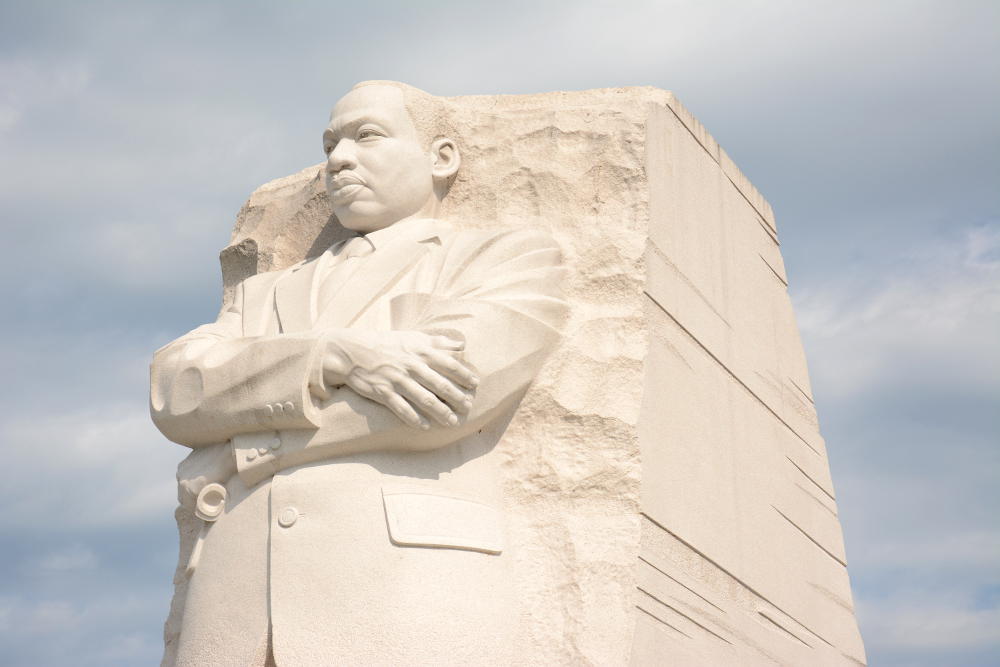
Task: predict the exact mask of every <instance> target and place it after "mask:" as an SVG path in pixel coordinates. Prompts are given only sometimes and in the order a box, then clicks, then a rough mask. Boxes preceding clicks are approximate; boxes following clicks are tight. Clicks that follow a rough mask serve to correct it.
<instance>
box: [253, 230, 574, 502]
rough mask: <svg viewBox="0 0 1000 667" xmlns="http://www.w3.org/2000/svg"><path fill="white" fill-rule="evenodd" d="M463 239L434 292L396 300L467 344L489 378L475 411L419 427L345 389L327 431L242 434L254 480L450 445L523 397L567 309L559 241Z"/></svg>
mask: <svg viewBox="0 0 1000 667" xmlns="http://www.w3.org/2000/svg"><path fill="white" fill-rule="evenodd" d="M476 241H478V242H476ZM456 245H457V246H458V247H454V248H451V249H450V251H449V256H448V257H447V258H446V259H447V261H446V262H445V263H444V266H445V269H444V270H443V271H442V274H441V276H440V280H439V283H438V288H437V289H436V290H435V292H434V293H432V294H403V295H400V296H397V297H396V298H395V299H394V300H393V301H392V303H391V307H392V314H393V317H392V319H393V328H394V329H396V330H401V331H421V332H424V333H428V334H443V335H447V336H449V337H451V338H455V339H460V340H462V341H464V342H465V350H464V352H463V358H464V361H465V362H466V363H467V364H468V365H469V366H470V367H471V368H472V369H473V371H474V372H475V373H476V374H477V375H478V377H479V379H480V382H479V386H478V388H477V390H476V393H475V397H474V399H473V401H472V406H471V409H470V411H469V413H468V414H467V415H465V416H464V418H462V420H461V421H460V423H459V424H458V425H456V426H441V425H438V424H433V423H432V425H431V427H430V428H429V429H428V430H420V429H416V428H413V427H411V426H408V425H406V424H404V423H403V422H402V421H400V419H399V418H398V417H396V416H395V415H394V414H393V413H392V412H390V411H389V410H388V409H387V408H385V407H383V406H382V405H380V404H378V403H376V402H374V401H371V400H368V399H366V398H363V397H361V396H359V395H357V394H356V393H355V392H353V391H351V390H350V389H348V388H340V389H337V390H336V391H334V392H333V394H332V395H331V396H330V397H329V398H328V399H326V400H325V401H323V402H322V403H321V404H320V405H319V408H320V425H319V428H318V429H315V430H305V429H303V430H287V431H281V433H280V441H281V445H280V448H278V449H274V450H271V451H268V452H267V453H266V454H263V455H262V454H260V451H261V450H262V449H263V448H261V447H259V445H260V444H261V443H260V442H258V440H261V439H262V438H266V437H269V436H267V435H251V436H239V437H237V438H236V439H235V440H234V445H235V446H236V454H237V465H238V467H239V471H240V476H241V477H242V478H243V479H244V481H245V482H247V483H255V482H257V481H259V480H261V479H264V478H266V477H267V476H269V475H271V474H273V473H274V472H277V471H278V470H281V469H283V468H287V467H290V466H294V465H300V464H303V463H308V462H314V461H320V460H324V459H329V458H334V457H337V456H344V455H348V454H354V453H358V452H363V451H373V450H410V451H419V450H427V449H434V448H438V447H443V446H446V445H448V444H451V443H453V442H455V441H457V440H459V439H461V438H463V437H465V436H467V435H469V434H471V433H473V432H474V431H476V430H478V429H480V428H482V427H483V426H484V425H486V424H487V423H489V422H490V421H491V420H492V419H493V418H494V417H495V416H497V415H498V414H500V413H501V412H503V411H504V410H505V409H507V408H508V407H509V406H510V405H511V404H512V402H513V401H515V400H517V399H518V398H519V397H520V395H521V393H522V392H523V391H524V389H525V388H526V387H527V386H528V384H529V383H530V382H531V380H532V379H533V378H534V376H535V375H536V374H537V372H538V370H539V368H540V367H541V364H542V362H543V361H544V359H545V356H546V355H547V354H548V353H549V352H550V351H551V350H552V349H553V347H554V346H555V344H556V343H557V342H558V339H559V329H560V328H561V325H562V323H563V320H564V318H565V315H566V311H567V307H566V303H565V301H564V300H563V299H562V296H561V289H560V283H561V279H562V275H563V269H562V267H561V266H560V262H561V254H560V251H559V248H558V246H556V245H555V243H554V242H553V241H552V240H551V239H550V238H548V237H547V236H543V235H539V234H534V233H524V232H505V233H500V234H493V235H492V236H489V237H487V238H486V239H485V240H484V239H478V240H477V239H475V238H473V239H469V240H467V241H466V242H465V243H464V244H463V245H458V244H456ZM275 430H280V429H275ZM270 437H273V434H271V435H270ZM255 450H256V452H255Z"/></svg>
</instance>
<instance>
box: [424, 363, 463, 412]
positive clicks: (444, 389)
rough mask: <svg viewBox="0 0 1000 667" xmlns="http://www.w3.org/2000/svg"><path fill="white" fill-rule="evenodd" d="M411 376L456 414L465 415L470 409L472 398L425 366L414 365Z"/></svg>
mask: <svg viewBox="0 0 1000 667" xmlns="http://www.w3.org/2000/svg"><path fill="white" fill-rule="evenodd" d="M412 375H413V377H414V378H415V379H416V380H417V382H419V383H420V384H422V385H423V386H425V387H427V388H428V389H429V390H431V391H432V392H434V394H435V395H437V397H438V398H440V399H442V400H443V401H446V402H447V403H448V405H450V406H451V407H452V409H453V410H455V411H456V412H461V413H463V414H465V413H468V412H469V409H470V408H471V407H472V397H471V396H470V395H469V394H467V393H466V392H464V391H462V390H461V389H460V388H459V387H458V386H457V385H455V383H453V382H452V381H451V380H449V379H448V378H446V377H445V376H443V375H441V374H440V373H438V372H437V371H435V370H434V369H433V368H431V367H430V366H428V365H427V364H415V365H414V366H413V372H412Z"/></svg>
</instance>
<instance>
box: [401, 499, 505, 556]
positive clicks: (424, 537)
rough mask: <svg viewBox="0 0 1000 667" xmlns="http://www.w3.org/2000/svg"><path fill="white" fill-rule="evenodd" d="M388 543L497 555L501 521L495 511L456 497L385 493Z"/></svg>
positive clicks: (500, 547)
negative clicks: (389, 540) (390, 541)
mask: <svg viewBox="0 0 1000 667" xmlns="http://www.w3.org/2000/svg"><path fill="white" fill-rule="evenodd" d="M382 502H383V504H384V505H385V520H386V524H387V525H388V528H389V539H391V540H392V543H393V544H395V545H397V546H403V547H444V548H450V549H466V550H469V551H481V552H483V553H488V554H498V553H500V552H501V551H503V531H502V529H501V525H502V522H501V517H500V512H498V511H497V510H496V509H494V508H493V507H490V506H489V505H485V504H483V503H480V502H478V501H475V500H470V499H468V498H462V497H459V496H456V495H452V494H448V493H441V492H437V491H435V492H429V491H422V490H406V489H403V490H394V489H390V488H383V489H382Z"/></svg>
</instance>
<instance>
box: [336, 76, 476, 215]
mask: <svg viewBox="0 0 1000 667" xmlns="http://www.w3.org/2000/svg"><path fill="white" fill-rule="evenodd" d="M445 116H446V109H445V108H444V104H443V102H442V101H441V100H439V98H436V97H434V96H432V95H429V94H427V93H425V92H423V91H421V90H418V89H416V88H413V87H412V86H407V85H405V84H400V83H396V82H389V81H370V82H364V83H360V84H358V85H356V86H355V87H354V88H352V89H351V91H350V92H348V93H347V94H346V95H345V96H344V97H342V98H341V99H340V101H339V102H337V104H336V106H334V107H333V111H332V112H331V114H330V124H329V126H328V127H327V128H326V131H325V132H323V150H324V152H325V153H326V155H327V161H326V189H327V193H328V194H329V196H330V202H331V203H332V204H333V212H334V214H335V215H336V216H337V219H338V220H340V223H341V224H342V225H344V226H345V227H347V228H348V229H353V230H355V231H358V232H363V233H364V232H371V231H375V230H377V229H382V228H384V227H388V226H389V225H392V224H395V223H397V222H399V221H401V220H405V219H407V218H424V217H433V216H434V215H435V214H436V212H437V208H438V204H439V203H440V201H441V199H443V198H444V196H445V195H446V194H447V192H448V186H449V185H450V183H451V180H452V178H453V177H454V176H455V174H456V173H458V168H459V165H460V164H461V157H460V155H459V152H458V146H457V145H456V144H455V142H454V141H453V140H452V139H450V138H448V137H446V136H442V134H441V129H442V127H443V126H444V124H445V120H444V118H445Z"/></svg>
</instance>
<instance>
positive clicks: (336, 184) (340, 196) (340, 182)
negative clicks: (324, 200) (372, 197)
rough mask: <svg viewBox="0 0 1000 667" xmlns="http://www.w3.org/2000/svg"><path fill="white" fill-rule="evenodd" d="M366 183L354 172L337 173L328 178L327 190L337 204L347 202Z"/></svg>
mask: <svg viewBox="0 0 1000 667" xmlns="http://www.w3.org/2000/svg"><path fill="white" fill-rule="evenodd" d="M365 185H366V184H365V182H364V181H363V180H362V179H361V178H358V177H357V176H355V175H354V174H337V175H336V176H334V177H333V178H330V179H328V180H327V190H328V191H329V193H330V199H331V201H333V203H335V204H342V203H346V202H347V201H349V200H350V199H352V198H353V197H354V195H356V194H358V193H359V192H361V189H362V188H364V187H365Z"/></svg>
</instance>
